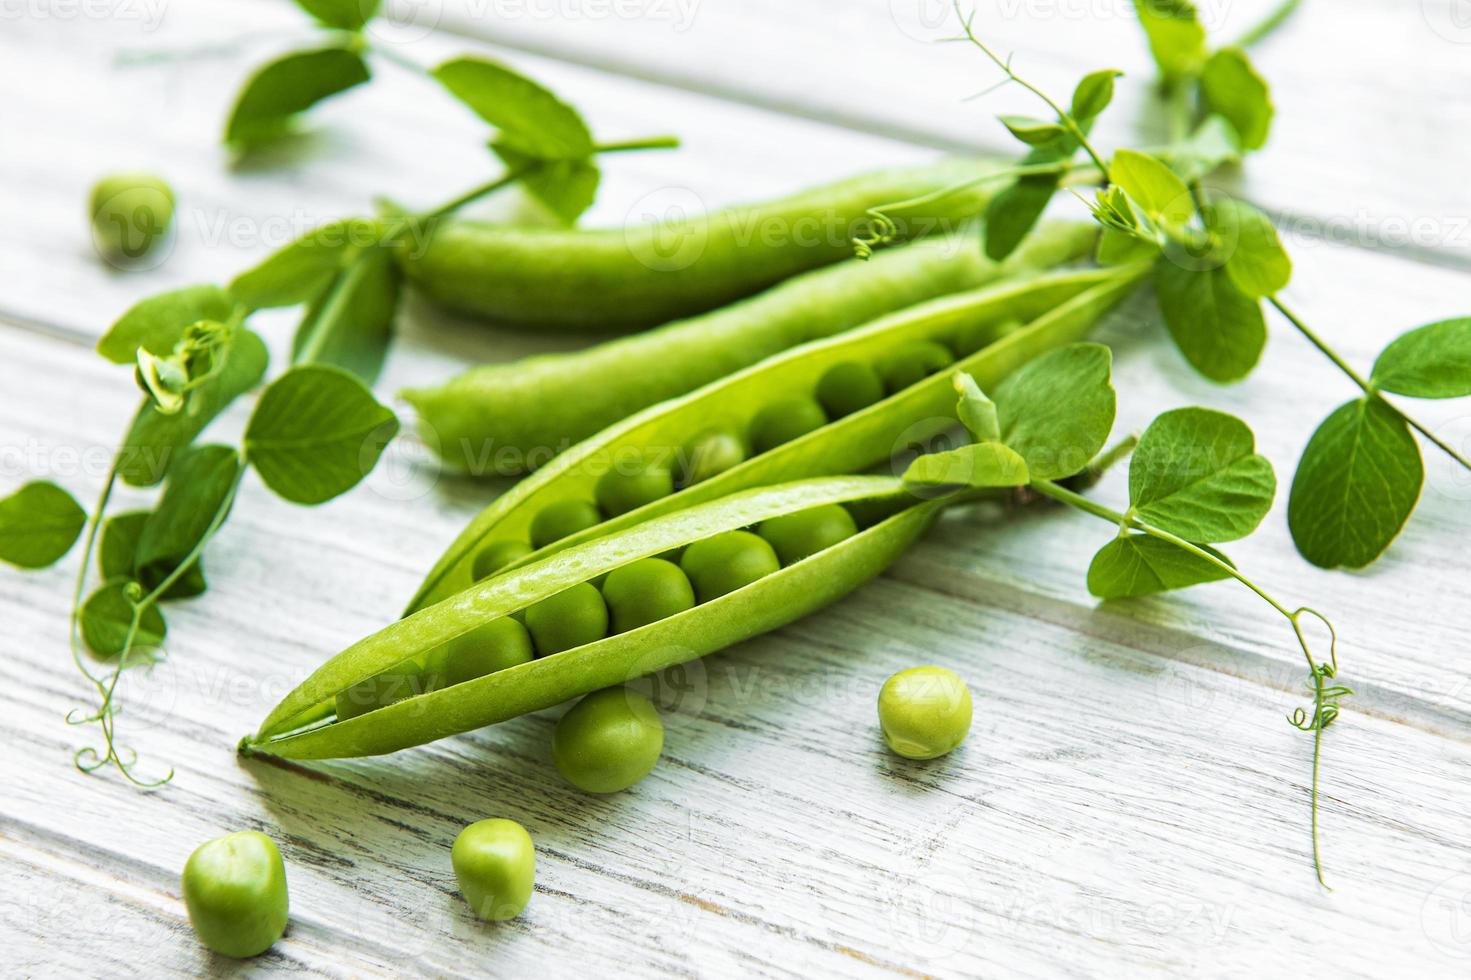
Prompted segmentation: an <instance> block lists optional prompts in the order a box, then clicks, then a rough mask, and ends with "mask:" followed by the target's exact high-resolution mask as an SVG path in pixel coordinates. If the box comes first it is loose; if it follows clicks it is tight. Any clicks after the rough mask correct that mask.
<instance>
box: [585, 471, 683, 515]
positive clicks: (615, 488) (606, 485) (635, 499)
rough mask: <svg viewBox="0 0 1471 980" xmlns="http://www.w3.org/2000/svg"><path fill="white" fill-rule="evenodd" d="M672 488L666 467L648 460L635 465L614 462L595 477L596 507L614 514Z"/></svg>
mask: <svg viewBox="0 0 1471 980" xmlns="http://www.w3.org/2000/svg"><path fill="white" fill-rule="evenodd" d="M673 492H674V475H673V474H672V473H670V471H669V467H668V466H665V465H664V464H662V463H656V462H653V461H650V460H645V461H642V462H640V463H639V464H638V465H637V466H636V467H627V466H623V467H620V466H617V465H615V466H614V467H613V469H611V470H609V471H608V472H606V473H604V474H603V475H602V477H601V478H599V479H598V485H597V489H596V496H597V499H598V507H599V508H601V509H602V511H603V513H604V514H605V515H606V516H608V517H617V516H618V515H619V514H626V513H628V512H629V511H631V510H637V509H638V508H640V507H642V506H643V505H644V504H651V503H653V502H654V501H656V500H658V499H659V498H661V497H667V496H669V495H670V494H671V493H673Z"/></svg>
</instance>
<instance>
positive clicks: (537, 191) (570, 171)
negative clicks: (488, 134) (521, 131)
mask: <svg viewBox="0 0 1471 980" xmlns="http://www.w3.org/2000/svg"><path fill="white" fill-rule="evenodd" d="M490 148H491V149H492V150H494V151H495V154H496V156H498V157H500V158H501V160H502V161H503V162H504V163H505V164H506V166H508V167H523V166H527V165H528V164H530V163H531V162H533V161H534V160H535V158H534V157H529V156H527V155H526V154H524V153H522V152H520V151H519V150H517V149H516V148H514V147H512V146H507V145H504V144H502V143H500V142H494V143H491V145H490ZM601 179H602V174H601V172H600V171H599V170H598V165H597V164H596V163H593V162H592V160H591V159H586V160H548V161H543V162H542V164H541V165H540V166H538V167H534V168H533V169H531V170H529V171H527V173H526V174H525V175H524V176H522V178H521V186H522V187H524V188H526V191H527V193H528V194H530V195H531V196H532V197H534V198H536V199H537V200H538V201H540V202H541V203H542V204H543V205H545V206H546V208H547V209H548V210H549V211H551V212H552V214H553V215H555V216H556V218H557V220H559V221H561V222H562V223H563V224H565V225H573V224H576V223H577V219H578V218H579V217H581V216H582V213H583V212H584V211H586V210H587V209H588V208H590V207H592V202H593V200H594V199H595V198H596V197H597V193H598V183H599V181H600V180H601Z"/></svg>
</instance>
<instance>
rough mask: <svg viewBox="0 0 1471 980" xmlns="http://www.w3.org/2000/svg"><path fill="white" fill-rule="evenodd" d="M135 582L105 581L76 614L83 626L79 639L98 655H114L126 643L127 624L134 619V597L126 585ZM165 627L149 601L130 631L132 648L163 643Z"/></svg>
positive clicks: (131, 585) (143, 648)
mask: <svg viewBox="0 0 1471 980" xmlns="http://www.w3.org/2000/svg"><path fill="white" fill-rule="evenodd" d="M130 587H131V588H133V589H136V588H137V586H136V585H135V584H134V583H131V582H128V581H126V580H121V579H120V580H118V581H114V582H108V583H107V584H105V585H103V586H101V587H100V588H98V589H97V591H96V592H93V593H92V594H91V595H90V596H88V597H87V601H86V602H84V603H82V609H81V614H80V616H79V617H78V618H79V620H80V623H81V627H82V642H83V643H85V644H87V649H88V650H91V651H92V652H93V653H95V654H96V655H97V656H99V657H104V658H105V657H116V656H117V655H118V654H120V653H122V652H123V647H124V646H125V645H126V643H127V638H128V627H129V625H130V624H131V622H132V619H133V601H132V599H130V598H129V596H128V592H129V588H130ZM167 632H168V627H167V625H166V624H165V623H164V619H163V613H161V612H159V609H158V606H157V605H156V604H155V605H151V606H149V607H148V608H147V609H145V610H143V614H142V616H141V617H140V618H139V620H138V631H137V632H136V633H135V634H134V635H133V645H132V650H151V649H156V648H157V647H160V646H162V645H163V640H164V636H165V635H166V634H167Z"/></svg>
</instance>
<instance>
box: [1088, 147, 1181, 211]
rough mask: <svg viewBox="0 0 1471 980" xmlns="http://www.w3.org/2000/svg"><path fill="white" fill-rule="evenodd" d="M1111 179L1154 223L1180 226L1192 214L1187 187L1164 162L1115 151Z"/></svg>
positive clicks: (1138, 154)
mask: <svg viewBox="0 0 1471 980" xmlns="http://www.w3.org/2000/svg"><path fill="white" fill-rule="evenodd" d="M1108 173H1109V176H1110V177H1111V178H1113V182H1114V183H1115V184H1118V185H1119V186H1120V187H1122V188H1123V189H1124V190H1125V191H1126V192H1127V193H1128V195H1129V196H1130V197H1131V198H1133V199H1134V201H1135V203H1137V204H1138V205H1139V206H1140V207H1141V208H1143V209H1144V213H1145V214H1147V215H1149V217H1150V219H1151V220H1152V221H1154V222H1155V223H1156V224H1162V225H1164V226H1166V227H1170V228H1183V227H1184V226H1185V225H1186V223H1188V222H1189V221H1190V218H1191V216H1192V215H1193V214H1195V202H1194V201H1193V200H1191V197H1190V188H1188V187H1186V186H1185V182H1184V181H1183V180H1181V179H1180V178H1179V176H1178V175H1177V174H1176V173H1175V172H1174V171H1173V170H1171V169H1170V168H1169V167H1167V166H1165V164H1164V163H1162V162H1161V161H1159V160H1157V159H1155V158H1154V157H1152V156H1150V155H1149V154H1147V153H1140V152H1138V151H1137V150H1119V151H1118V152H1116V153H1115V154H1114V155H1113V163H1112V164H1111V165H1110V166H1109V168H1108Z"/></svg>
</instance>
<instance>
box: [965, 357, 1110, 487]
mask: <svg viewBox="0 0 1471 980" xmlns="http://www.w3.org/2000/svg"><path fill="white" fill-rule="evenodd" d="M1112 366H1113V355H1112V354H1111V353H1110V352H1109V349H1108V348H1107V347H1105V346H1103V345H1102V344H1070V345H1068V346H1066V347H1060V348H1058V349H1057V350H1054V351H1051V352H1049V353H1047V354H1044V355H1042V356H1041V357H1039V358H1037V359H1036V360H1033V361H1030V362H1028V363H1027V364H1026V365H1024V366H1023V367H1021V368H1020V369H1019V370H1017V371H1014V372H1012V373H1011V374H1010V375H1008V376H1007V377H1006V379H1005V380H1004V381H1002V382H1001V384H1000V385H999V386H998V387H997V388H996V391H995V394H994V399H995V402H996V415H997V420H998V422H999V424H1000V428H1001V441H1002V442H1004V443H1005V444H1006V445H1007V446H1009V447H1011V449H1012V450H1014V451H1015V452H1016V453H1017V455H1019V456H1021V457H1022V459H1024V460H1025V461H1026V464H1027V471H1028V473H1029V474H1030V476H1031V479H1033V480H1054V479H1058V478H1060V477H1064V476H1071V475H1072V474H1074V473H1077V472H1078V471H1080V470H1082V469H1083V468H1084V467H1086V466H1087V465H1088V463H1089V462H1090V461H1091V460H1092V459H1093V457H1094V456H1096V455H1097V454H1098V451H1099V450H1100V449H1102V448H1103V443H1104V441H1105V440H1106V439H1107V438H1108V433H1109V430H1111V429H1112V428H1113V419H1114V410H1115V396H1114V390H1113V383H1112V381H1111V380H1110V377H1109V373H1110V371H1111V370H1112Z"/></svg>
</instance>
